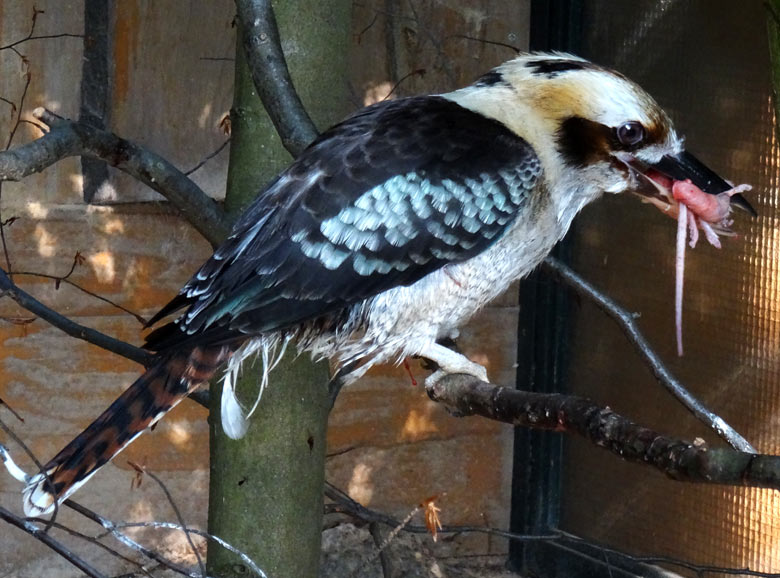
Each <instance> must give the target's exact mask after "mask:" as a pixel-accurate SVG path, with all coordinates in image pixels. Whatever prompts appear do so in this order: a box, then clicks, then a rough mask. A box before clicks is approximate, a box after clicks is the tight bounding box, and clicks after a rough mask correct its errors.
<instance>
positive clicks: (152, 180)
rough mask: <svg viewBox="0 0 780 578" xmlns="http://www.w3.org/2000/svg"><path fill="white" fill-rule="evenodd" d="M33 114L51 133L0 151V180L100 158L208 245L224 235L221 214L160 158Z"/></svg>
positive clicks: (76, 124)
mask: <svg viewBox="0 0 780 578" xmlns="http://www.w3.org/2000/svg"><path fill="white" fill-rule="evenodd" d="M33 116H34V117H35V118H37V119H39V120H41V121H42V122H44V123H45V124H47V125H48V126H50V127H52V130H51V131H50V132H49V133H47V134H45V135H43V136H42V137H41V138H39V139H38V140H35V141H32V142H30V143H27V144H25V145H22V146H18V147H16V148H13V149H11V150H8V151H5V152H0V181H9V180H10V181H18V180H20V179H22V178H24V177H26V176H28V175H30V174H32V173H36V172H40V171H42V170H43V169H45V168H46V167H49V166H51V165H52V164H54V163H56V162H57V161H60V160H62V159H64V158H66V157H71V156H85V157H89V158H96V159H101V160H103V161H105V162H106V163H108V164H109V165H111V166H113V167H116V168H117V169H119V170H121V171H124V172H125V173H127V174H129V175H131V176H132V177H135V178H136V179H138V180H139V181H141V182H142V183H144V184H145V185H147V186H148V187H150V188H152V189H154V190H155V191H157V192H158V193H160V194H161V195H163V196H164V197H165V198H166V199H168V201H170V202H171V204H172V205H173V206H174V207H175V208H176V209H177V210H178V211H179V212H180V213H181V214H182V215H183V216H184V217H185V218H186V219H187V220H188V221H189V222H190V223H191V224H192V225H193V227H195V229H196V230H197V231H198V232H199V233H200V234H201V235H203V236H204V237H205V238H206V239H207V240H208V241H209V242H210V243H211V244H212V245H217V244H218V243H219V242H221V241H222V240H223V239H224V238H225V237H226V236H227V234H228V231H229V230H230V225H229V223H228V220H227V218H226V217H225V215H224V213H223V212H222V210H221V209H220V208H219V206H218V205H217V203H215V202H214V201H213V200H212V199H211V198H210V197H209V196H208V195H206V193H204V192H203V190H202V189H201V188H200V187H198V185H196V184H195V183H194V182H193V181H191V180H190V179H188V178H187V177H186V175H184V174H183V173H182V172H181V171H179V170H178V169H177V168H176V167H174V166H173V165H172V164H171V163H170V162H168V161H167V160H165V159H164V158H163V157H161V156H160V155H157V154H155V153H153V152H151V151H149V150H147V149H145V148H143V147H141V146H139V145H137V144H135V143H133V142H131V141H129V140H126V139H123V138H120V137H118V136H117V135H115V134H113V133H111V132H108V131H104V130H101V129H98V128H95V127H92V126H89V125H87V124H84V123H82V122H74V121H70V120H66V119H63V118H61V117H59V116H57V115H56V114H54V113H52V112H51V111H48V110H46V109H44V108H37V109H35V110H34V111H33Z"/></svg>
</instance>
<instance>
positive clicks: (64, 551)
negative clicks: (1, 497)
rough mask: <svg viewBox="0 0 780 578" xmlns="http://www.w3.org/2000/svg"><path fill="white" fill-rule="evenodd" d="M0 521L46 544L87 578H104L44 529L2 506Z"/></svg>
mask: <svg viewBox="0 0 780 578" xmlns="http://www.w3.org/2000/svg"><path fill="white" fill-rule="evenodd" d="M0 519H2V520H4V521H6V522H8V523H9V524H11V525H12V526H16V527H17V528H19V529H20V530H22V531H23V532H26V533H27V534H30V536H32V537H33V538H35V539H36V540H38V541H39V542H41V543H43V544H46V545H47V546H48V547H49V548H51V549H52V550H54V551H55V552H57V554H59V555H60V556H62V557H63V558H64V559H65V560H67V561H68V562H70V563H71V564H73V565H74V566H75V567H76V568H78V569H79V570H81V571H82V572H84V573H85V574H86V575H87V576H92V578H106V577H105V574H102V573H101V572H99V571H98V570H96V569H95V568H93V567H92V566H90V565H89V563H87V562H86V561H85V560H82V559H81V558H80V557H79V556H78V555H76V554H75V553H73V552H72V551H71V550H69V549H68V548H67V547H66V546H65V545H64V544H61V543H60V542H58V541H57V540H55V539H54V538H53V537H52V536H50V535H49V534H48V533H46V532H45V531H44V529H42V528H39V527H38V526H36V525H35V524H33V523H32V522H29V521H27V520H25V519H23V518H20V517H18V516H16V515H14V514H13V513H12V512H9V511H8V510H6V509H5V508H3V507H2V506H0Z"/></svg>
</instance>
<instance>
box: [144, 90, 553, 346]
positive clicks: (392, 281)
mask: <svg viewBox="0 0 780 578" xmlns="http://www.w3.org/2000/svg"><path fill="white" fill-rule="evenodd" d="M539 173H540V167H539V162H538V159H537V158H536V156H535V154H534V152H533V150H532V149H531V147H530V146H529V145H528V143H527V142H526V141H524V140H523V139H521V138H520V137H518V136H517V135H515V134H514V133H512V132H511V131H510V130H509V129H508V128H506V127H505V126H504V125H502V124H501V123H499V122H497V121H495V120H492V119H489V118H487V117H484V116H482V115H480V114H478V113H475V112H472V111H470V110H468V109H465V108H463V107H461V106H459V105H457V104H455V103H454V102H451V101H449V100H447V99H444V98H442V97H436V96H425V97H413V98H409V99H404V100H398V101H387V102H383V103H379V104H376V105H373V106H371V107H368V108H366V109H363V110H361V111H360V112H358V113H357V114H356V115H355V116H353V117H351V118H349V119H347V120H346V121H344V122H343V123H341V124H339V125H336V126H335V127H334V128H332V129H330V130H329V131H327V132H325V133H323V134H322V135H321V136H320V137H319V138H318V139H317V140H316V141H315V142H314V143H312V145H311V146H310V147H309V148H307V149H306V151H304V152H303V153H302V155H301V156H300V157H299V158H298V159H297V160H296V161H295V162H294V163H293V164H292V165H291V166H290V167H289V168H288V169H286V170H285V171H284V172H282V173H281V174H280V175H279V177H278V178H277V179H276V180H275V181H274V182H272V183H271V184H270V185H269V186H268V187H267V188H266V189H265V190H264V191H263V192H262V193H261V194H260V195H259V196H258V198H257V199H256V200H255V201H254V202H253V203H252V205H250V207H249V208H248V209H247V210H246V211H245V213H244V214H243V215H242V217H241V218H240V219H239V221H238V222H237V223H236V225H235V227H234V229H233V232H232V234H231V235H230V237H229V238H228V239H227V240H226V241H225V243H223V244H222V245H221V246H220V247H219V248H218V249H217V250H216V251H215V253H214V255H213V256H212V257H211V258H210V259H209V260H208V261H206V263H204V265H203V266H202V267H201V268H200V269H199V270H198V271H197V272H196V274H195V275H194V276H193V277H192V279H191V280H190V281H189V282H188V283H187V284H186V285H185V286H184V287H183V289H182V290H181V292H180V294H179V295H178V296H177V297H176V298H175V299H174V300H173V301H172V302H171V303H170V304H169V305H168V306H166V308H164V309H163V310H162V311H161V312H160V314H158V316H155V319H159V318H160V317H162V316H164V315H165V314H167V313H170V312H171V311H173V310H175V309H178V308H181V307H183V306H188V309H187V311H186V312H185V314H184V315H183V316H182V317H181V318H180V319H179V320H178V321H177V323H178V325H179V326H180V328H181V329H183V330H184V331H186V333H188V334H191V335H192V334H197V333H201V332H203V331H205V330H207V329H208V330H211V329H216V328H222V329H229V330H235V331H238V332H241V333H260V332H264V331H271V330H276V329H283V328H285V327H289V326H291V325H294V324H297V323H300V322H302V321H304V320H307V319H310V318H312V317H318V316H321V315H324V314H326V313H328V312H332V311H335V310H338V309H342V308H344V307H345V306H348V305H350V304H352V303H355V302H359V301H361V300H364V299H366V298H368V297H371V296H373V295H376V294H378V293H380V292H382V291H385V290H387V289H390V288H392V287H395V286H398V285H408V284H411V283H414V282H415V281H417V280H419V279H420V278H422V277H423V276H425V275H427V274H428V273H430V272H432V271H434V270H436V269H438V268H440V267H442V266H444V265H446V264H447V263H451V262H457V261H462V260H464V259H468V258H470V257H472V256H474V255H476V254H478V253H480V252H481V251H483V250H485V249H486V248H487V247H489V246H490V245H491V244H492V243H494V242H495V241H496V240H497V239H498V238H499V237H500V236H501V235H502V234H503V232H504V231H505V230H506V229H507V227H508V226H509V225H510V224H511V223H512V222H513V220H514V219H515V218H516V217H517V215H518V212H519V210H520V208H521V207H522V206H523V204H524V202H525V201H526V198H527V197H528V195H529V193H530V191H531V190H532V189H533V187H534V185H535V183H536V180H537V178H538V176H539ZM153 341H154V340H153ZM152 348H154V344H152Z"/></svg>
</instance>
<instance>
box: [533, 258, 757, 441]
mask: <svg viewBox="0 0 780 578" xmlns="http://www.w3.org/2000/svg"><path fill="white" fill-rule="evenodd" d="M542 267H543V269H544V270H545V271H547V272H548V273H550V274H551V275H552V276H553V277H555V278H556V279H558V280H559V281H561V282H563V283H564V284H565V285H567V286H568V287H570V288H571V289H573V290H574V291H575V293H577V294H578V295H581V296H583V297H587V298H588V299H590V300H591V301H593V302H594V303H595V304H596V306H597V307H598V308H599V309H601V310H602V311H603V312H604V313H606V314H607V316H608V317H610V318H611V319H612V320H613V321H615V323H617V324H618V325H619V326H620V328H621V329H622V330H623V333H624V334H625V335H626V338H627V339H628V341H629V343H631V344H632V345H633V346H634V348H635V349H636V350H637V351H638V352H639V355H640V356H641V357H642V359H644V361H645V363H646V364H647V366H648V367H650V370H651V371H652V372H653V375H655V377H656V379H657V380H658V381H659V382H660V383H661V385H663V386H664V387H665V388H666V389H667V390H668V391H669V393H671V394H672V395H673V396H674V397H676V398H677V400H678V401H680V403H682V404H683V405H684V406H685V407H686V408H687V409H688V411H690V412H691V413H692V414H693V415H694V416H696V418H697V419H698V420H699V421H701V422H702V423H704V424H706V425H707V426H709V427H710V428H712V429H713V430H714V431H715V433H717V434H718V435H719V436H720V437H721V438H723V439H724V440H726V441H727V442H728V443H729V444H730V445H731V446H732V447H733V448H734V449H735V450H738V451H740V452H747V453H753V454H755V453H758V452H757V451H756V449H755V448H754V447H753V446H752V445H750V442H748V441H747V440H746V439H745V438H744V437H742V436H741V435H740V434H739V433H738V432H737V431H736V430H735V429H734V428H733V427H731V426H730V425H729V424H728V423H726V421H725V420H724V419H723V418H721V417H720V416H719V415H717V414H715V413H713V412H711V411H710V410H709V409H707V408H706V407H705V406H704V404H702V403H701V402H700V401H699V400H698V399H696V398H695V397H694V396H693V395H692V394H691V393H690V392H689V391H688V390H687V389H685V386H684V385H683V384H682V383H680V381H679V380H678V379H677V378H676V377H674V375H672V372H671V371H669V368H668V367H667V366H666V365H665V364H664V362H663V361H662V360H661V358H660V356H659V355H658V354H657V353H656V352H655V351H654V350H653V348H652V346H651V345H650V343H649V342H648V341H647V338H645V336H644V335H642V332H641V331H640V330H639V328H638V327H637V324H636V319H635V317H634V315H633V314H632V313H631V312H629V311H626V310H625V309H623V308H622V307H620V305H618V304H617V303H616V302H615V301H614V300H613V299H610V298H609V297H607V296H606V295H605V294H604V293H603V292H601V291H599V290H598V289H596V288H595V287H594V286H593V285H591V284H590V283H588V282H587V281H585V279H583V278H582V277H580V276H579V275H578V274H577V273H575V272H574V271H573V270H572V269H571V268H569V267H567V266H566V265H564V264H563V263H562V262H560V261H558V260H557V259H555V258H554V257H547V258H546V259H545V260H544V262H543V265H542Z"/></svg>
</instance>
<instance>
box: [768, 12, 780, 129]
mask: <svg viewBox="0 0 780 578" xmlns="http://www.w3.org/2000/svg"><path fill="white" fill-rule="evenodd" d="M765 6H766V19H767V32H768V33H769V57H770V63H771V73H772V93H773V95H774V99H773V102H774V107H775V129H776V130H777V132H778V134H780V0H766V2H765Z"/></svg>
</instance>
